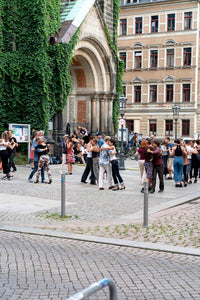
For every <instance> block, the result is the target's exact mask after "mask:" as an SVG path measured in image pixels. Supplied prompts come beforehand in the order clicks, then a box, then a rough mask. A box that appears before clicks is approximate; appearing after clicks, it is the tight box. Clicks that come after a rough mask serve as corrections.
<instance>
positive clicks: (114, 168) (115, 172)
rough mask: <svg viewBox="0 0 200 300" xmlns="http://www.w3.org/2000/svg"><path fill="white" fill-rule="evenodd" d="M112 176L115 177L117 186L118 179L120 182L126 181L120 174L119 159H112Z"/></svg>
mask: <svg viewBox="0 0 200 300" xmlns="http://www.w3.org/2000/svg"><path fill="white" fill-rule="evenodd" d="M112 177H113V180H114V184H115V186H117V185H118V180H119V182H120V184H123V183H124V182H123V179H122V177H121V175H120V174H119V165H118V160H117V159H116V160H113V161H112Z"/></svg>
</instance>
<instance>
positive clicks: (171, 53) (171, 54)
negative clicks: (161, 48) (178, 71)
mask: <svg viewBox="0 0 200 300" xmlns="http://www.w3.org/2000/svg"><path fill="white" fill-rule="evenodd" d="M173 66H174V49H167V67H173Z"/></svg>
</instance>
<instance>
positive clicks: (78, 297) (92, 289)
mask: <svg viewBox="0 0 200 300" xmlns="http://www.w3.org/2000/svg"><path fill="white" fill-rule="evenodd" d="M107 286H108V287H109V292H110V297H109V299H110V300H118V297H117V289H116V286H115V284H114V282H113V281H112V279H108V278H104V279H102V280H100V281H98V282H95V283H94V284H92V285H90V286H89V287H88V288H86V289H84V290H82V291H81V292H78V293H77V294H75V295H73V296H71V297H69V298H67V299H66V300H82V299H88V297H89V296H91V295H92V294H94V293H96V292H97V291H99V290H102V289H103V288H104V287H107Z"/></svg>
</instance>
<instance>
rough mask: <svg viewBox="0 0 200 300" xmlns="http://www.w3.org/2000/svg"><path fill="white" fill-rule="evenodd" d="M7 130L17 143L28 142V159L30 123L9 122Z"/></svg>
mask: <svg viewBox="0 0 200 300" xmlns="http://www.w3.org/2000/svg"><path fill="white" fill-rule="evenodd" d="M9 130H11V131H12V134H13V136H14V137H15V138H16V140H17V142H18V143H28V160H29V157H30V143H31V139H30V124H9Z"/></svg>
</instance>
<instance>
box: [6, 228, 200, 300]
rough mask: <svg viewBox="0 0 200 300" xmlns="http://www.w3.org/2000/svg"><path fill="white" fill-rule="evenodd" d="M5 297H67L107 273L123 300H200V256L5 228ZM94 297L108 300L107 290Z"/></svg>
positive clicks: (53, 299)
mask: <svg viewBox="0 0 200 300" xmlns="http://www.w3.org/2000/svg"><path fill="white" fill-rule="evenodd" d="M0 235H1V243H0V253H1V255H0V262H1V265H0V299H2V300H15V299H20V300H25V299H29V300H32V299H34V300H35V299H52V300H56V299H66V298H67V297H69V296H70V295H73V294H74V293H76V292H78V291H80V290H82V289H83V288H86V287H88V286H89V285H90V284H92V283H94V282H95V281H98V280H100V279H102V278H104V277H108V278H112V279H113V280H114V282H115V284H116V286H117V293H118V299H119V300H128V299H130V300H134V299H137V300H140V299H141V300H144V299H148V300H149V299H157V300H162V299H169V300H172V299H175V300H184V299H188V300H189V299H190V300H191V299H193V300H199V299H200V258H199V257H194V256H186V255H179V254H172V253H163V252H154V251H150V250H148V251H147V250H139V249H131V248H126V247H118V246H109V245H101V244H95V243H88V242H80V241H72V240H67V239H60V238H52V237H40V236H34V235H26V234H20V233H8V232H3V231H1V232H0ZM89 299H91V300H95V299H99V300H106V299H109V296H108V289H107V288H105V289H104V290H103V291H99V292H98V293H96V294H94V295H93V296H91V297H90V298H89Z"/></svg>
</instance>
